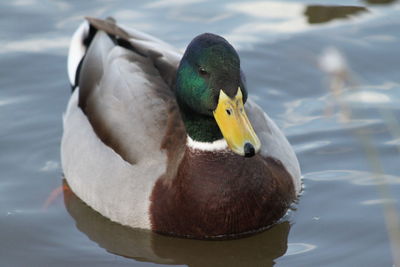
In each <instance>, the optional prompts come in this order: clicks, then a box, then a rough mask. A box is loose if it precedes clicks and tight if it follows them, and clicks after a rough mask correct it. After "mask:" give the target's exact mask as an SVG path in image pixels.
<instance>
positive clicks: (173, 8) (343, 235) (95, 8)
mask: <svg viewBox="0 0 400 267" xmlns="http://www.w3.org/2000/svg"><path fill="white" fill-rule="evenodd" d="M399 14H400V4H399V2H397V1H395V0H365V1H364V0H346V1H344V0H340V1H333V0H325V1H314V2H311V1H308V0H291V1H290V0H285V1H284V0H281V1H243V0H242V1H218V2H217V1H210V0H158V1H145V0H143V1H139V0H135V1H127V0H125V1H123V0H114V1H111V0H110V1H106V0H103V1H100V0H98V1H75V0H74V1H62V0H40V1H39V0H15V1H2V2H1V3H0V25H1V28H0V125H1V126H0V240H1V241H0V265H1V266H159V265H181V266H272V265H276V266H393V264H395V263H397V264H400V262H399V260H398V259H396V257H395V255H396V253H391V252H397V254H400V253H399V252H400V250H399V242H400V239H399V236H398V233H399V222H398V214H399V212H400V207H399V201H400V197H399V196H400V127H399V121H400V105H399V103H400V15H399ZM84 16H93V17H100V18H105V17H107V16H113V17H114V18H116V19H117V20H118V21H119V22H120V23H122V24H124V25H126V26H129V27H133V28H136V29H138V30H141V31H144V32H147V33H149V34H152V35H154V36H156V37H158V38H160V39H162V40H165V41H166V42H168V43H170V44H172V45H174V46H176V47H178V48H179V49H181V50H184V49H185V47H186V45H187V44H188V43H189V42H190V40H191V39H192V38H193V37H194V36H196V35H197V34H200V33H203V32H213V33H217V34H220V35H222V36H224V37H225V38H226V39H228V41H230V42H231V43H232V44H233V45H234V47H236V48H237V50H238V52H239V55H240V57H241V63H242V68H243V70H244V72H245V74H246V76H247V83H248V86H247V87H248V90H249V93H250V97H252V98H253V99H254V100H255V101H256V102H257V103H258V104H259V105H260V106H262V108H263V109H264V110H265V111H266V112H267V113H268V114H269V115H270V117H271V118H273V119H274V120H275V121H276V122H277V124H278V125H279V126H280V127H281V128H282V130H283V131H284V132H285V134H286V135H287V136H288V138H289V141H290V142H291V144H292V145H293V146H294V149H295V151H296V153H297V156H298V158H299V161H300V164H301V168H302V173H303V177H304V178H303V183H304V190H303V194H302V196H301V197H300V199H299V203H298V204H297V205H296V207H295V210H293V211H291V212H290V213H289V214H288V216H286V217H285V218H284V219H283V220H282V221H281V222H280V223H279V224H277V225H275V226H274V227H272V228H271V229H270V230H268V231H266V232H264V233H261V234H258V235H256V236H253V237H249V238H244V239H240V240H233V241H222V242H209V241H208V242H207V241H193V240H182V239H176V238H168V237H163V236H159V235H155V234H151V233H148V232H145V231H137V230H132V229H127V228H125V227H122V226H120V225H118V224H115V223H111V222H110V221H108V220H107V219H105V218H103V217H102V216H100V215H99V214H97V213H96V212H94V211H92V210H91V209H90V208H88V207H87V206H86V205H85V204H83V203H82V202H81V201H80V200H79V199H77V198H76V197H75V196H74V195H73V194H72V193H71V192H70V191H68V190H66V191H65V192H64V194H63V193H62V190H59V189H57V188H59V187H60V186H62V183H63V176H62V169H61V166H60V156H59V154H60V140H61V136H62V113H63V111H64V110H65V107H66V104H67V101H68V98H69V94H70V86H69V83H68V78H67V70H66V58H67V53H68V45H69V40H70V37H71V35H72V33H73V32H74V30H75V29H76V27H77V26H78V25H79V24H80V23H81V21H82V19H83V17H84ZM54 190H56V191H54ZM57 190H58V191H57ZM54 192H55V193H54ZM57 192H58V193H59V194H57ZM396 246H397V247H396Z"/></svg>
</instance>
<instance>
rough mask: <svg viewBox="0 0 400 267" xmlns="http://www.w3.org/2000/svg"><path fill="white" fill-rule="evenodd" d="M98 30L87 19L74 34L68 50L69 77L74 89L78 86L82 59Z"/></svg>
mask: <svg viewBox="0 0 400 267" xmlns="http://www.w3.org/2000/svg"><path fill="white" fill-rule="evenodd" d="M96 31H97V30H96V29H95V28H94V27H92V26H91V25H90V24H89V23H88V21H86V20H85V21H83V22H82V24H81V25H79V27H78V29H76V31H75V32H74V34H73V35H72V39H71V43H70V46H69V52H68V77H69V82H70V83H71V87H72V91H74V89H75V88H76V87H77V86H78V81H79V72H80V68H81V65H82V61H83V58H84V57H85V54H86V51H87V49H88V47H89V45H90V43H91V41H92V40H93V37H94V35H95V33H96Z"/></svg>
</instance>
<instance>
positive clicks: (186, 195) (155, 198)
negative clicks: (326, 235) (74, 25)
mask: <svg viewBox="0 0 400 267" xmlns="http://www.w3.org/2000/svg"><path fill="white" fill-rule="evenodd" d="M68 74H69V78H70V82H71V85H72V88H73V93H72V96H71V98H70V100H69V103H68V106H67V110H66V112H65V114H64V120H63V122H64V123H63V125H64V133H63V137H62V143H61V160H62V167H63V171H64V175H65V178H66V180H67V182H68V184H69V186H70V188H71V189H72V191H73V192H74V193H75V194H76V195H77V196H78V197H79V198H80V199H82V200H83V201H84V202H85V203H86V204H88V205H89V206H90V207H92V208H93V209H94V210H96V211H98V212H99V213H100V214H102V215H103V216H105V217H107V218H109V219H110V220H112V221H114V222H117V223H120V224H122V225H126V226H130V227H133V228H141V229H149V230H152V231H154V232H157V233H162V234H167V235H173V236H178V237H187V238H196V239H207V238H234V237H240V236H243V235H248V234H251V233H255V232H259V231H262V230H264V229H266V228H268V227H269V226H271V225H273V224H274V223H275V222H277V221H278V220H279V219H280V218H281V217H282V216H283V215H284V214H285V213H286V212H287V210H288V208H289V207H290V205H291V203H292V202H293V201H294V200H295V199H296V196H297V194H298V193H299V191H300V188H301V182H300V168H299V164H298V161H297V158H296V155H295V153H294V151H293V149H292V147H291V146H290V144H289V142H288V141H287V139H286V138H285V136H284V135H283V134H282V132H281V131H280V130H279V129H278V127H277V126H276V125H275V123H274V122H273V121H272V120H271V119H270V118H269V117H268V116H267V115H266V114H265V113H264V112H263V111H262V109H261V108H260V107H259V106H258V105H257V104H255V103H254V102H253V101H252V100H251V99H248V93H247V88H246V83H245V77H244V74H243V72H242V71H241V68H240V59H239V56H238V54H237V52H236V51H235V49H234V48H233V47H232V45H231V44H229V43H228V41H226V40H225V39H224V38H223V37H221V36H218V35H215V34H211V33H204V34H201V35H199V36H197V37H195V38H194V39H193V40H192V41H191V42H190V44H189V45H188V47H187V48H186V51H185V52H184V54H183V55H182V54H181V53H180V52H179V51H178V50H177V49H175V48H173V47H171V46H170V45H168V44H166V43H164V42H163V41H160V40H158V39H156V38H154V37H151V36H149V35H147V34H144V33H141V32H139V31H136V30H132V29H128V28H126V27H124V26H121V25H118V24H117V23H116V21H115V20H114V19H112V18H109V19H106V20H100V19H95V18H86V20H85V21H84V22H83V24H81V26H80V27H79V28H78V29H77V30H76V32H75V33H74V35H73V37H72V41H71V46H70V50H69V57H68Z"/></svg>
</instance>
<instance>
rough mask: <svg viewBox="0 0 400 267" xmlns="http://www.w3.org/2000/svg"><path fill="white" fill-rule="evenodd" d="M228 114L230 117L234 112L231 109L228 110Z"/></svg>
mask: <svg viewBox="0 0 400 267" xmlns="http://www.w3.org/2000/svg"><path fill="white" fill-rule="evenodd" d="M226 114H228V115H229V116H230V115H231V114H232V110H231V109H229V108H228V109H226Z"/></svg>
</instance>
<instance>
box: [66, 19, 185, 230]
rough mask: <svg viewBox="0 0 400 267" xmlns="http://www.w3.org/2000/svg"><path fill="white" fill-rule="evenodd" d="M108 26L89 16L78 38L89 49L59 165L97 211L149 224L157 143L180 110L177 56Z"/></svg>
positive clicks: (159, 165) (161, 159)
mask: <svg viewBox="0 0 400 267" xmlns="http://www.w3.org/2000/svg"><path fill="white" fill-rule="evenodd" d="M92 22H94V23H92ZM96 23H97V24H96ZM99 23H100V24H99ZM103 24H104V25H103ZM110 25H111V26H112V25H113V23H112V21H111V22H103V21H91V26H90V30H89V28H88V29H87V31H86V33H85V34H83V35H82V37H83V38H80V39H79V38H78V39H77V40H75V41H80V42H82V44H83V43H84V42H85V41H86V42H89V46H88V49H87V51H86V53H85V55H84V59H83V61H82V62H81V63H80V64H79V65H77V68H76V70H77V73H76V75H77V77H78V78H75V82H76V88H75V91H74V92H73V95H72V97H71V99H70V102H69V105H68V108H67V112H66V114H65V116H64V135H63V139H62V165H63V170H64V174H65V177H66V179H67V181H68V183H69V184H70V186H71V188H72V189H73V191H74V192H75V193H76V194H77V195H78V196H79V197H80V198H81V199H83V200H84V201H85V202H86V203H87V204H89V205H90V206H92V207H93V208H94V209H95V210H97V211H99V212H100V213H102V214H103V215H105V216H107V217H109V218H110V219H112V220H115V221H118V222H120V223H122V224H126V225H130V226H133V227H140V228H149V227H150V226H149V222H148V207H149V196H150V194H151V190H152V188H153V185H154V183H155V181H156V180H157V178H159V177H160V176H161V175H162V174H163V173H164V172H165V170H166V161H167V156H166V153H165V151H164V150H163V149H161V146H162V142H163V139H164V138H165V135H166V131H167V125H168V118H169V117H170V116H171V113H174V112H175V113H176V112H177V108H176V103H175V99H174V97H173V92H172V90H171V86H172V83H173V79H174V77H173V75H174V74H173V70H174V69H176V64H177V62H178V59H179V57H178V56H179V55H178V54H175V55H176V56H177V57H176V58H174V57H173V56H174V52H173V51H171V52H169V51H167V50H166V49H169V47H167V46H165V45H164V44H163V43H161V42H157V40H155V39H146V36H140V35H138V36H135V35H133V33H130V34H128V33H127V32H125V31H124V30H123V29H121V28H118V27H116V26H115V27H114V28H113V27H111V28H110ZM82 27H87V26H82ZM107 27H108V28H107ZM93 31H94V32H93ZM113 31H115V33H116V34H119V35H113ZM116 31H123V32H122V33H121V32H119V33H117V32H116ZM90 35H93V36H90ZM121 35H124V36H121ZM88 38H91V40H88ZM128 38H129V39H128ZM75 45H76V44H75ZM72 46H74V44H72ZM155 46H157V48H158V50H157V51H158V52H157V53H156V52H153V50H152V48H153V47H155ZM162 49H164V50H165V51H166V54H167V55H163V54H162V52H163V50H162ZM167 66H168V67H167ZM164 70H169V71H164ZM171 70H172V72H171ZM177 127H183V126H180V125H177ZM179 132H180V131H177V133H179ZM184 138H185V135H184V134H183V135H182V141H183V142H184ZM121 202H123V203H125V204H124V205H121Z"/></svg>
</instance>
